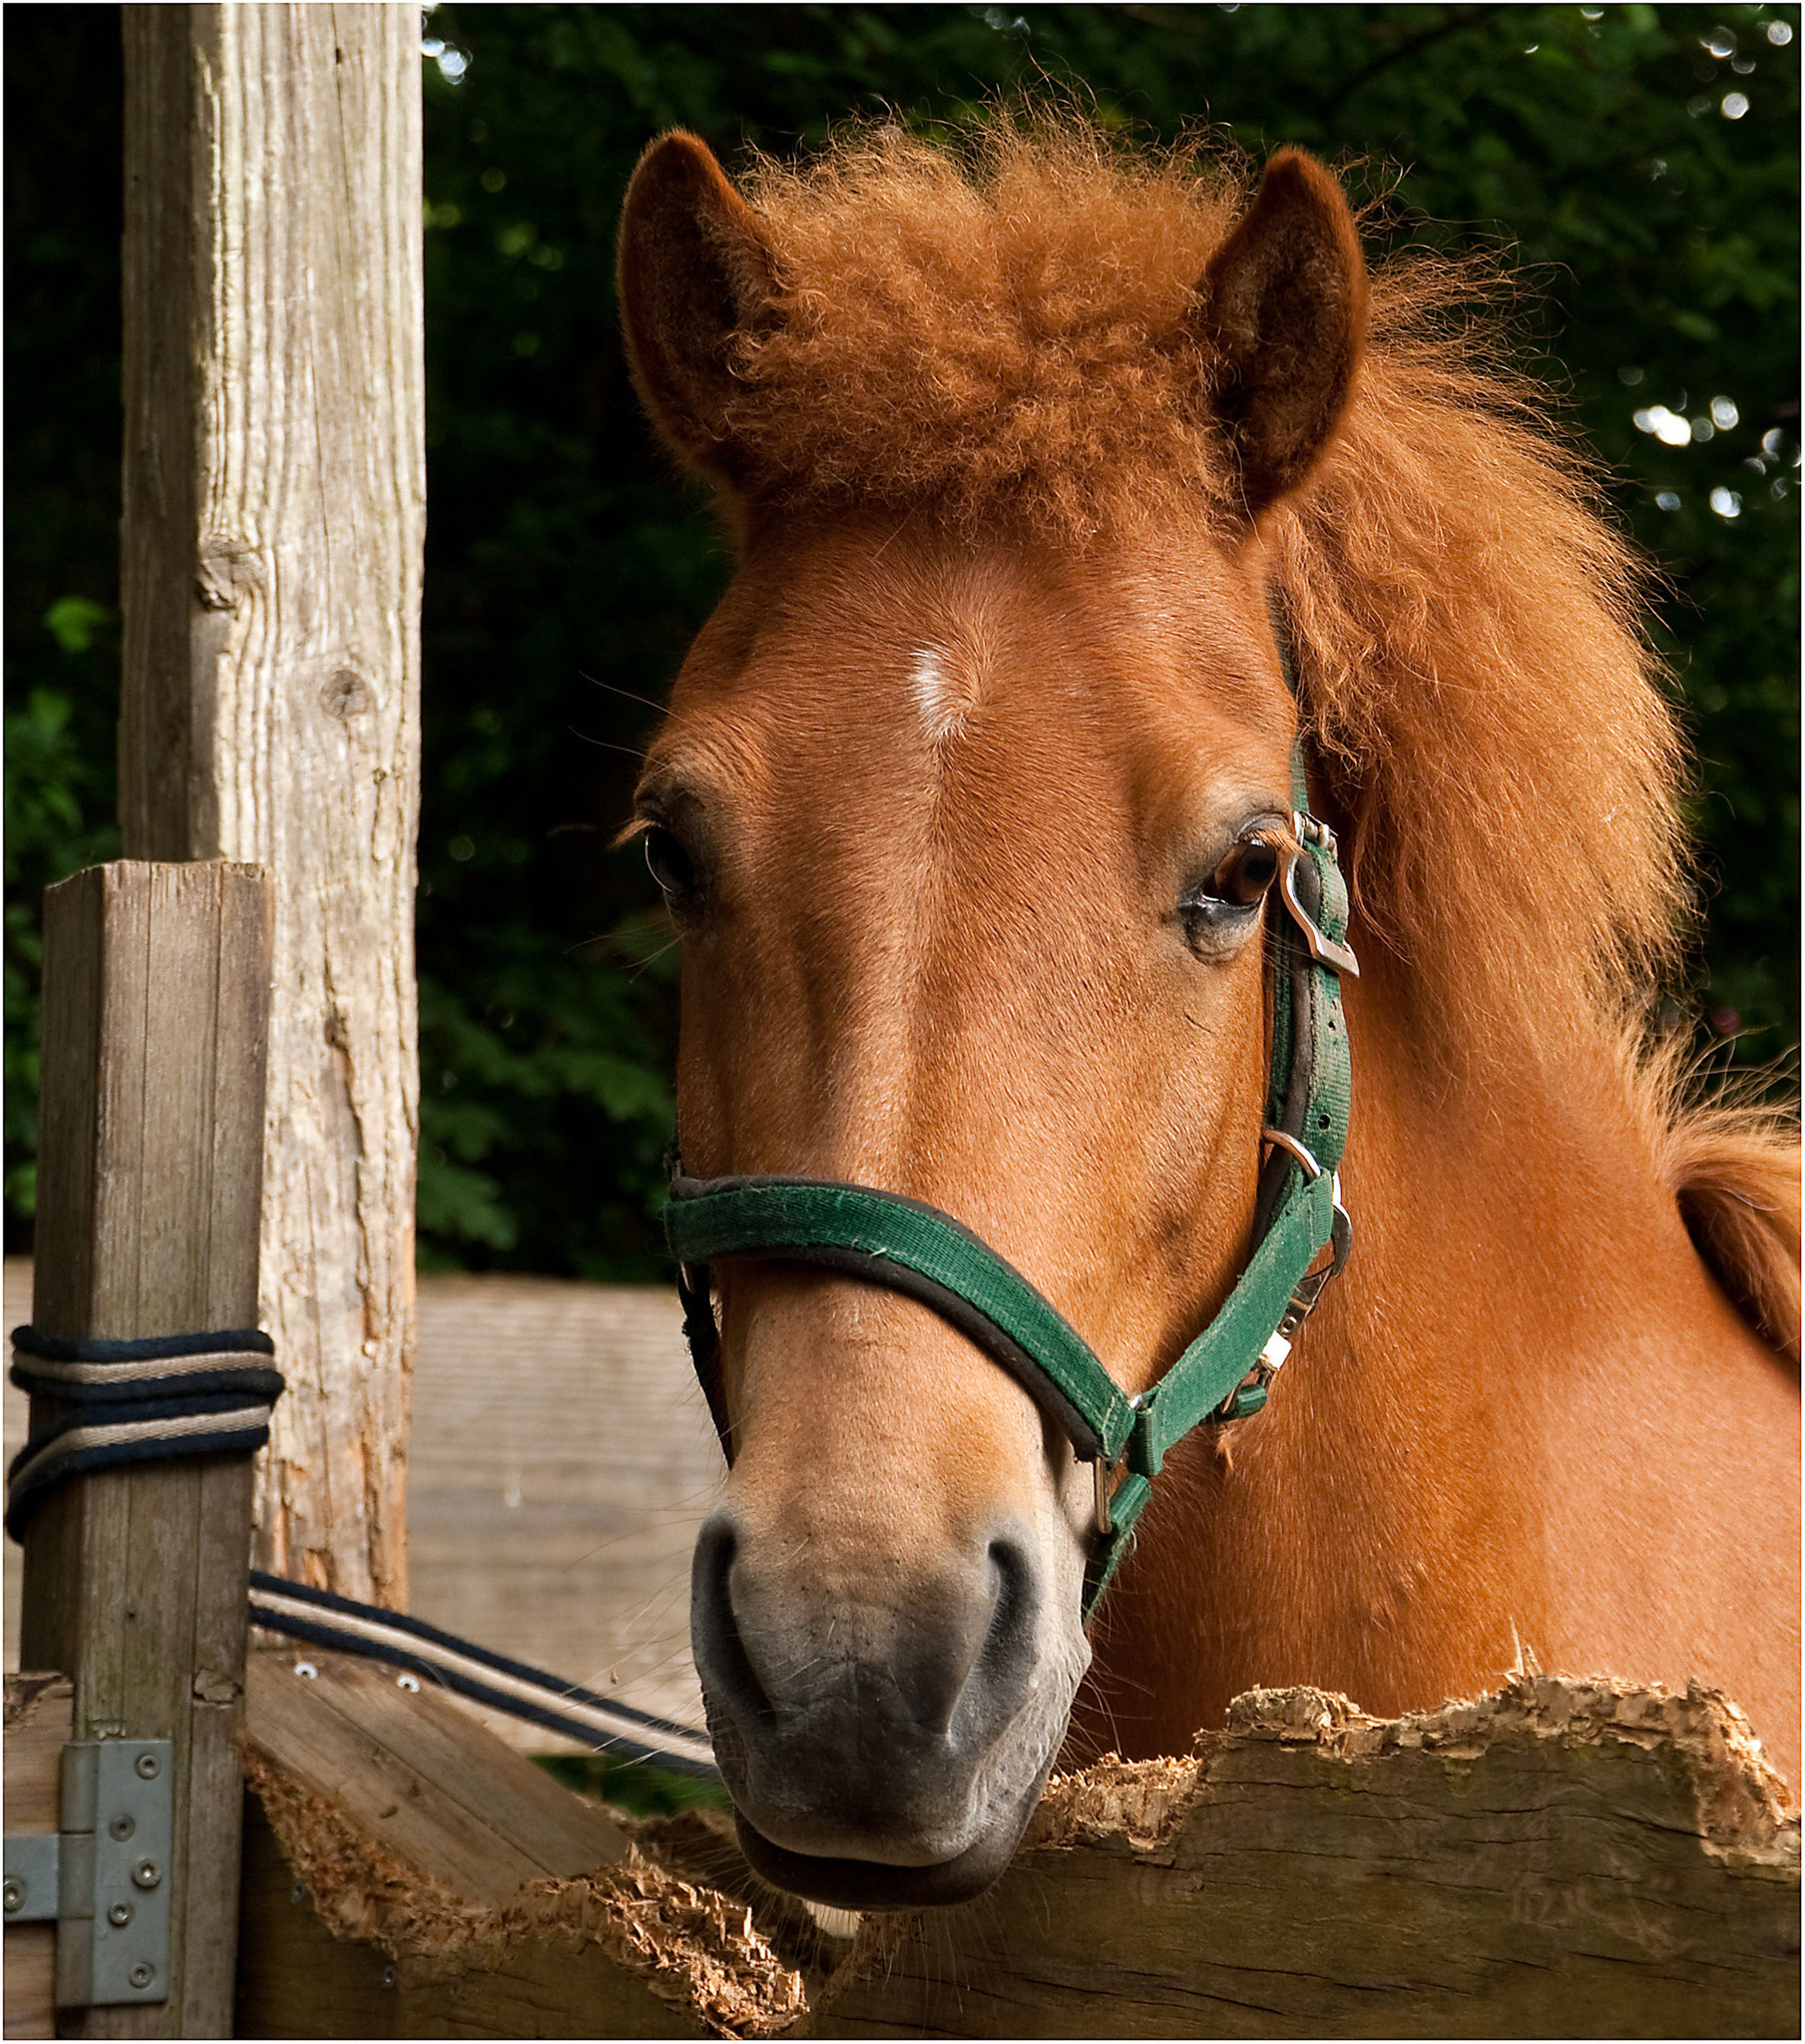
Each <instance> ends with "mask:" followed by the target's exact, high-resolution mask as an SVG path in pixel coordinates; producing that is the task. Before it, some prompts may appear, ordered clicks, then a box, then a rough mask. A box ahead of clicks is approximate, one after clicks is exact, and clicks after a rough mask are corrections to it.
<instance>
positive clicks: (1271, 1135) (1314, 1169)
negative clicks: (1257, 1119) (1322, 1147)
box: [1260, 1129, 1322, 1179]
mask: <svg viewBox="0 0 1805 2044" xmlns="http://www.w3.org/2000/svg"><path fill="white" fill-rule="evenodd" d="M1260 1141H1261V1142H1262V1143H1270V1144H1271V1145H1272V1147H1273V1148H1274V1149H1275V1150H1282V1151H1283V1152H1284V1153H1285V1155H1286V1156H1287V1157H1289V1158H1290V1159H1291V1161H1292V1162H1293V1163H1294V1164H1297V1165H1300V1166H1301V1167H1302V1169H1303V1174H1304V1176H1305V1178H1309V1179H1318V1178H1321V1176H1322V1166H1321V1165H1320V1164H1318V1163H1317V1162H1316V1160H1315V1158H1314V1157H1312V1156H1311V1155H1310V1153H1309V1151H1308V1150H1306V1149H1305V1148H1304V1146H1303V1144H1301V1143H1300V1142H1299V1141H1298V1140H1297V1138H1296V1137H1295V1136H1287V1135H1286V1134H1285V1132H1284V1130H1283V1129H1261V1131H1260Z"/></svg>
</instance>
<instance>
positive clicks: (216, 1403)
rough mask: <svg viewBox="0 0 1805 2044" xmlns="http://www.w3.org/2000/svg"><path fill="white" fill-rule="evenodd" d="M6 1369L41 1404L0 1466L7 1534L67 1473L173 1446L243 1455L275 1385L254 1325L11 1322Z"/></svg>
mask: <svg viewBox="0 0 1805 2044" xmlns="http://www.w3.org/2000/svg"><path fill="white" fill-rule="evenodd" d="M11 1376H12V1380H13V1382H14V1383H15V1384H17V1385H18V1386H19V1387H20V1389H21V1390H24V1391H29V1392H30V1393H31V1395H32V1398H33V1400H34V1401H40V1400H41V1401H44V1402H45V1403H46V1404H47V1405H48V1406H49V1408H50V1410H51V1413H52V1417H51V1418H50V1420H49V1421H48V1423H43V1422H40V1423H39V1425H38V1426H37V1427H36V1428H34V1430H33V1432H32V1434H31V1437H30V1438H29V1439H28V1440H27V1441H26V1443H25V1445H24V1447H23V1448H21V1449H20V1450H19V1452H18V1454H16V1455H15V1456H14V1457H13V1460H12V1464H11V1466H10V1467H9V1469H8V1470H7V1473H6V1530H7V1532H8V1533H10V1534H11V1535H12V1537H13V1538H14V1539H15V1540H20V1539H22V1538H23V1537H24V1529H25V1524H26V1521H27V1520H28V1519H30V1517H31V1515H32V1513H33V1512H34V1511H36V1509H37V1508H38V1506H39V1505H40V1504H42V1503H43V1501H44V1499H45V1498H46V1497H47V1496H48V1495H49V1493H50V1492H51V1491H52V1490H54V1489H55V1487H56V1486H57V1485H58V1484H59V1483H61V1482H63V1481H64V1480H65V1479H66V1478H68V1477H71V1476H75V1475H79V1474H82V1473H84V1472H86V1471H88V1470H93V1469H110V1468H116V1467H119V1466H122V1465H124V1464H126V1463H131V1462H162V1461H171V1460H175V1459H176V1458H178V1457H181V1456H184V1455H234V1454H244V1455H247V1454H253V1453H254V1452H255V1451H256V1450H257V1449H258V1448H260V1447H262V1445H263V1444H264V1442H266V1441H267V1440H268V1438H269V1414H270V1410H271V1408H272V1407H273V1405H274V1404H275V1401H276V1399H277V1398H279V1397H280V1396H281V1394H282V1390H283V1381H282V1374H281V1371H280V1370H278V1369H277V1368H276V1366H275V1344H274V1342H273V1341H271V1340H270V1338H269V1336H268V1335H267V1334H265V1333H262V1332H261V1331H260V1330H259V1329H257V1328H255V1327H228V1328H225V1329H223V1330H221V1331H219V1332H217V1333H208V1334H159V1335H153V1336H151V1337H150V1338H148V1339H145V1340H140V1341H102V1340H63V1339H61V1338H59V1337H58V1336H56V1335H54V1334H44V1333H40V1332H39V1330H38V1329H37V1328H36V1327H15V1328H14V1329H13V1362H12V1370H11Z"/></svg>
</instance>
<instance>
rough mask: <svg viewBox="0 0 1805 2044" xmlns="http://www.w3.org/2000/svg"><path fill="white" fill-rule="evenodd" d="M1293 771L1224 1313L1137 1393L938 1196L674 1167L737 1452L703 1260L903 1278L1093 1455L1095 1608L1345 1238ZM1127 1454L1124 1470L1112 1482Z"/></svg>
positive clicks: (1330, 1001) (1334, 923) (712, 1393)
mask: <svg viewBox="0 0 1805 2044" xmlns="http://www.w3.org/2000/svg"><path fill="white" fill-rule="evenodd" d="M1280 646H1281V650H1282V648H1283V640H1282V638H1281V640H1280ZM1286 678H1287V680H1289V679H1290V668H1289V662H1288V661H1287V662H1286ZM1291 782H1292V799H1293V802H1294V804H1295V809H1296V813H1295V815H1294V816H1293V818H1292V824H1293V831H1294V834H1295V837H1296V839H1297V843H1298V846H1299V849H1298V850H1297V851H1296V852H1293V853H1290V854H1288V855H1286V856H1285V857H1284V859H1283V861H1282V864H1281V868H1280V872H1279V877H1278V880H1277V882H1276V884H1275V886H1274V889H1273V892H1274V895H1275V896H1276V898H1277V899H1278V901H1279V903H1280V904H1281V906H1282V907H1283V908H1284V909H1285V910H1286V915H1285V916H1284V917H1280V918H1275V919H1274V929H1273V935H1274V937H1275V939H1276V965H1275V980H1274V988H1273V992H1274V1000H1273V1032H1272V1069H1271V1083H1270V1087H1269V1090H1268V1097H1267V1107H1266V1128H1265V1131H1264V1141H1265V1142H1266V1144H1267V1145H1268V1146H1269V1154H1268V1156H1267V1159H1266V1163H1265V1167H1264V1169H1263V1170H1262V1173H1261V1178H1260V1191H1259V1198H1258V1203H1257V1206H1256V1209H1255V1219H1254V1236H1255V1247H1254V1250H1253V1253H1252V1255H1251V1256H1250V1257H1249V1259H1248V1262H1247V1267H1246V1269H1245V1270H1244V1271H1243V1272H1242V1273H1241V1276H1240V1278H1239V1280H1238V1281H1237V1282H1236V1284H1235V1287H1234V1289H1233V1290H1232V1291H1231V1292H1230V1293H1229V1295H1228V1298H1227V1300H1226V1301H1225V1302H1224V1304H1223V1306H1222V1309H1221V1311H1220V1312H1218V1313H1217V1314H1216V1316H1215V1318H1214V1319H1213V1320H1211V1321H1210V1323H1209V1325H1208V1326H1207V1327H1205V1328H1204V1329H1203V1331H1202V1333H1200V1334H1199V1335H1198V1336H1197V1338H1196V1339H1195V1340H1194V1341H1192V1342H1191V1344H1190V1345H1189V1347H1187V1348H1186V1349H1185V1350H1184V1352H1183V1354H1182V1355H1180V1356H1179V1357H1178V1359H1177V1361H1176V1362H1174V1363H1173V1364H1172V1366H1171V1367H1170V1369H1168V1370H1167V1371H1166V1372H1165V1374H1164V1375H1163V1376H1161V1377H1160V1379H1159V1380H1158V1382H1157V1383H1155V1384H1154V1385H1152V1386H1151V1388H1150V1389H1148V1390H1145V1391H1142V1392H1140V1393H1139V1395H1138V1396H1136V1397H1132V1398H1130V1397H1129V1396H1128V1395H1127V1393H1125V1392H1124V1391H1123V1390H1122V1389H1121V1388H1120V1387H1119V1386H1118V1385H1117V1383H1116V1382H1115V1380H1114V1379H1113V1378H1112V1377H1111V1375H1110V1373H1109V1371H1108V1370H1107V1369H1105V1367H1104V1366H1103V1364H1102V1362H1101V1361H1099V1359H1098V1357H1097V1355H1096V1354H1095V1352H1094V1351H1093V1350H1092V1348H1091V1347H1090V1345H1089V1344H1088V1343H1087V1342H1086V1341H1085V1339H1084V1338H1083V1336H1082V1335H1080V1334H1079V1332H1078V1331H1077V1329H1076V1328H1074V1327H1073V1326H1072V1324H1071V1322H1070V1321H1068V1320H1067V1319H1066V1318H1065V1316H1064V1315H1063V1314H1062V1313H1061V1312H1060V1311H1059V1310H1058V1309H1057V1308H1056V1307H1055V1306H1054V1305H1053V1304H1052V1303H1051V1302H1050V1301H1049V1300H1048V1299H1047V1298H1046V1297H1045V1296H1043V1294H1042V1293H1041V1292H1040V1291H1038V1290H1037V1289H1036V1288H1035V1286H1034V1285H1033V1284H1032V1283H1030V1281H1029V1280H1028V1279H1027V1278H1024V1277H1023V1276H1022V1274H1021V1273H1020V1272H1019V1271H1017V1270H1015V1269H1014V1268H1013V1267H1012V1266H1011V1265H1009V1264H1007V1263H1006V1262H1005V1261H1004V1260H1003V1259H1002V1258H1001V1257H1000V1256H998V1255H997V1253H996V1251H995V1250H993V1249H991V1248H989V1247H988V1245H986V1244H985V1243H984V1242H982V1241H981V1240H980V1239H979V1238H978V1237H977V1236H975V1235H974V1234H973V1233H972V1232H971V1230H970V1229H968V1228H966V1227H964V1226H963V1225H962V1224H961V1223H960V1222H958V1221H955V1220H954V1219H953V1217H952V1216H951V1215H949V1214H943V1213H942V1212H941V1211H940V1210H939V1209H938V1208H936V1207H930V1206H927V1205H926V1204H924V1203H923V1202H922V1201H919V1200H910V1199H905V1198H904V1197H903V1196H902V1195H901V1194H899V1193H886V1192H879V1191H877V1190H876V1189H875V1188H873V1187H870V1186H855V1185H840V1184H836V1183H833V1182H830V1181H820V1180H814V1179H800V1178H717V1179H693V1178H685V1177H684V1176H683V1175H682V1169H681V1166H680V1164H677V1165H676V1166H675V1171H674V1175H673V1178H672V1182H671V1204H670V1206H669V1208H668V1209H667V1211H666V1216H665V1229H666V1234H667V1236H668V1237H669V1239H670V1243H671V1250H672V1254H673V1255H674V1256H675V1257H676V1258H677V1289H678V1293H679V1295H680V1297H681V1299H682V1304H683V1331H684V1333H685V1334H686V1335H687V1337H688V1341H689V1349H690V1354H691V1356H692V1358H693V1360H694V1363H695V1370H696V1374H697V1376H698V1377H699V1378H700V1380H701V1385H702V1389H703V1391H704V1392H705V1393H706V1394H707V1398H708V1403H709V1407H710V1409H711V1410H712V1412H713V1414H714V1421H715V1425H716V1427H717V1428H718V1429H719V1432H720V1437H721V1445H722V1448H723V1449H724V1450H725V1451H726V1453H727V1456H728V1459H729V1460H731V1457H732V1448H731V1443H730V1441H729V1438H728V1425H727V1416H726V1410H725V1405H724V1401H723V1398H722V1395H721V1386H720V1367H719V1363H720V1335H719V1330H718V1328H717V1327H716V1325H715V1320H714V1309H713V1304H712V1301H711V1296H710V1288H709V1277H708V1266H709V1265H710V1264H711V1263H719V1262H724V1261H726V1260H727V1259H729V1258H742V1259H762V1260H787V1261H790V1262H796V1263H804V1264H811V1265H816V1266H819V1267H821V1268H824V1269H826V1270H831V1271H840V1272H843V1273H845V1274H847V1275H848V1276H851V1277H855V1278H863V1279H865V1280H866V1281H868V1282H870V1283H873V1284H881V1285H884V1286H886V1287H887V1288H889V1289H890V1290H893V1291H901V1292H905V1293H907V1294H908V1295H909V1296H910V1297H912V1298H916V1299H919V1300H920V1301H921V1302H922V1303H923V1304H925V1305H929V1306H931V1307H933V1309H934V1310H935V1311H936V1312H938V1313H939V1314H941V1316H942V1317H943V1318H945V1319H946V1320H948V1321H950V1322H951V1323H952V1324H953V1325H954V1326H955V1327H957V1328H958V1329H959V1330H960V1331H961V1332H962V1333H964V1334H966V1335H967V1336H969V1338H970V1339H971V1340H972V1341H973V1342H975V1343H976V1344H977V1346H978V1347H980V1348H982V1349H983V1350H984V1351H985V1352H986V1353H987V1354H988V1355H990V1356H991V1357H992V1358H993V1359H994V1360H995V1361H997V1362H998V1363H1000V1364H1001V1365H1002V1366H1003V1368H1005V1369H1006V1370H1008V1371H1009V1372H1010V1374H1011V1375H1012V1376H1014V1377H1015V1378H1016V1379H1017V1381H1018V1382H1019V1383H1021V1385H1022V1386H1023V1388H1024V1389H1025V1390H1026V1391H1027V1392H1028V1393H1029V1394H1030V1396H1031V1397H1033V1398H1034V1399H1035V1400H1036V1402H1037V1403H1038V1404H1039V1405H1040V1406H1041V1408H1042V1410H1043V1411H1045V1412H1046V1413H1047V1414H1048V1416H1049V1417H1050V1418H1051V1419H1052V1420H1053V1421H1054V1423H1055V1424H1056V1425H1057V1426H1059V1427H1060V1428H1061V1430H1062V1431H1063V1432H1064V1433H1065V1434H1066V1435H1067V1437H1068V1438H1069V1439H1070V1440H1071V1442H1072V1445H1073V1447H1074V1449H1075V1450H1076V1451H1077V1453H1078V1455H1079V1457H1080V1459H1081V1460H1084V1461H1089V1462H1091V1463H1092V1464H1093V1465H1094V1468H1095V1471H1096V1482H1097V1517H1096V1526H1095V1533H1094V1540H1093V1547H1092V1553H1091V1558H1090V1563H1089V1567H1088V1569H1087V1571H1086V1578H1085V1601H1084V1610H1085V1617H1086V1618H1087V1620H1088V1619H1089V1618H1090V1616H1091V1614H1092V1613H1093V1612H1094V1611H1095V1610H1096V1608H1097V1605H1098V1603H1099V1601H1100V1600H1101V1598H1102V1596H1103V1593H1104V1591H1105V1589H1106V1588H1107V1587H1108V1585H1109V1582H1110V1578H1111V1577H1112V1575H1114V1573H1115V1571H1116V1568H1117V1565H1118V1564H1119V1562H1120V1561H1121V1559H1122V1557H1123V1555H1124V1553H1125V1552H1126V1551H1127V1544H1128V1536H1129V1534H1130V1533H1131V1532H1132V1530H1133V1526H1134V1522H1135V1521H1136V1520H1137V1519H1138V1518H1139V1516H1140V1513H1141V1509H1142V1507H1143V1506H1144V1505H1145V1503H1146V1499H1147V1491H1148V1486H1149V1484H1150V1483H1151V1480H1152V1479H1153V1477H1155V1476H1156V1475H1157V1474H1158V1473H1159V1467H1160V1464H1161V1462H1162V1461H1163V1460H1164V1458H1165V1455H1166V1453H1167V1451H1168V1450H1169V1449H1170V1448H1171V1446H1172V1444H1173V1443H1174V1442H1175V1441H1178V1440H1180V1439H1182V1438H1183V1436H1184V1435H1185V1434H1187V1433H1189V1432H1190V1431H1191V1430H1192V1429H1193V1428H1195V1427H1199V1426H1205V1425H1210V1426H1221V1425H1226V1424H1227V1423H1228V1422H1229V1421H1231V1420H1236V1419H1244V1418H1246V1417H1247V1416H1248V1415H1249V1414H1251V1413H1254V1412H1257V1411H1258V1410H1259V1409H1260V1407H1261V1406H1262V1405H1264V1404H1265V1402H1266V1396H1267V1392H1268V1390H1269V1388H1270V1386H1271V1382H1272V1379H1273V1377H1274V1376H1275V1375H1276V1374H1277V1372H1278V1369H1279V1366H1280V1364H1281V1363H1283V1361H1284V1359H1285V1357H1286V1355H1287V1354H1288V1353H1289V1352H1290V1348H1291V1344H1292V1342H1293V1341H1294V1340H1295V1339H1296V1337H1297V1332H1298V1329H1299V1328H1300V1327H1301V1326H1302V1325H1303V1322H1304V1320H1305V1319H1306V1318H1307V1317H1308V1315H1309V1313H1310V1310H1311V1308H1312V1307H1313V1306H1314V1305H1315V1303H1316V1300H1317V1298H1318V1296H1319V1295H1320V1293H1321V1291H1322V1288H1323V1286H1324V1285H1325V1284H1326V1283H1327V1282H1328V1280H1329V1279H1330V1278H1332V1277H1334V1276H1335V1275H1336V1273H1337V1272H1339V1271H1340V1269H1341V1267H1342V1265H1343V1264H1344V1263H1346V1261H1347V1254H1348V1249H1349V1246H1350V1244H1351V1242H1352V1229H1351V1227H1350V1226H1349V1223H1348V1218H1347V1215H1346V1214H1345V1213H1344V1212H1343V1210H1342V1207H1341V1202H1340V1185H1339V1181H1338V1179H1337V1176H1336V1173H1337V1167H1338V1166H1339V1165H1340V1163H1341V1155H1342V1151H1343V1148H1344V1147H1345V1145H1346V1142H1347V1124H1348V1107H1349V1097H1350V1083H1351V1069H1350V1064H1349V1058H1348V1044H1347V1025H1346V1021H1345V1019H1344V1017H1343V1015H1342V1009H1341V981H1340V975H1341V974H1342V973H1343V972H1346V973H1350V974H1357V973H1358V971H1359V969H1360V968H1359V966H1358V964H1357V963H1356V962H1355V959H1354V954H1353V952H1352V951H1351V950H1349V949H1348V947H1347V944H1346V942H1345V937H1346V933H1347V919H1348V898H1347V887H1346V884H1345V882H1344V881H1343V879H1342V876H1341V869H1340V867H1339V865H1338V864H1337V863H1336V855H1335V854H1336V847H1335V837H1334V833H1333V832H1332V831H1331V830H1330V829H1329V828H1328V827H1327V825H1326V824H1323V823H1319V822H1318V821H1317V820H1316V819H1315V818H1314V817H1313V816H1311V815H1310V813H1309V794H1308V790H1307V788H1306V787H1305V784H1304V774H1303V757H1302V753H1301V751H1300V750H1299V749H1298V748H1297V747H1295V746H1294V747H1293V749H1292V755H1291ZM1325 1250H1327V1251H1329V1252H1330V1255H1329V1257H1328V1259H1327V1261H1326V1262H1325V1261H1323V1252H1324V1251H1325ZM1118 1465H1121V1468H1122V1474H1121V1476H1120V1478H1119V1480H1118V1481H1117V1482H1116V1483H1115V1485H1114V1487H1112V1485H1111V1481H1110V1478H1111V1473H1112V1471H1114V1470H1115V1469H1116V1468H1117V1467H1118Z"/></svg>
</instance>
